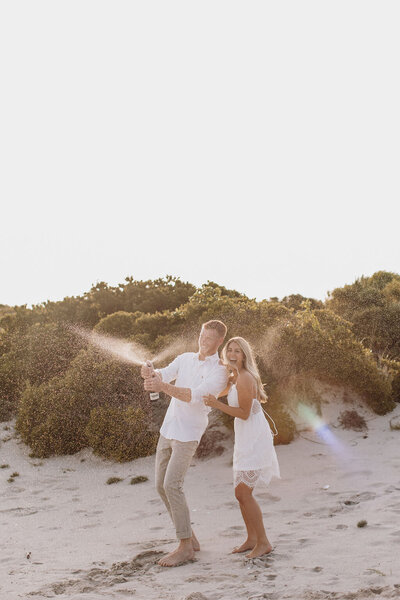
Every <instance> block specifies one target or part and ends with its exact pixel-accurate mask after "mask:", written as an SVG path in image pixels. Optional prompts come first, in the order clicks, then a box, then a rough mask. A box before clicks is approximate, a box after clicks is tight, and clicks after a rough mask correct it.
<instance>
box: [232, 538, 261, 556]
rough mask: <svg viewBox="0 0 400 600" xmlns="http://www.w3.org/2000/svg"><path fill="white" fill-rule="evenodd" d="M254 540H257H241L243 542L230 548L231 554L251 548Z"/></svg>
mask: <svg viewBox="0 0 400 600" xmlns="http://www.w3.org/2000/svg"><path fill="white" fill-rule="evenodd" d="M256 542H257V540H249V539H248V538H247V540H246V541H245V542H243V544H242V545H241V546H235V547H234V549H233V550H232V554H238V553H240V552H246V550H253V548H254V546H255V545H256Z"/></svg>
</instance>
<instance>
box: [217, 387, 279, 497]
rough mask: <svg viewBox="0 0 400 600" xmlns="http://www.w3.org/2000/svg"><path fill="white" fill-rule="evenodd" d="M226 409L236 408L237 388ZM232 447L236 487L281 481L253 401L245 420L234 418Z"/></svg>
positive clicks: (269, 436)
mask: <svg viewBox="0 0 400 600" xmlns="http://www.w3.org/2000/svg"><path fill="white" fill-rule="evenodd" d="M228 403H229V406H235V407H237V406H239V401H238V393H237V389H236V385H232V386H231V389H230V390H229V393H228ZM234 426H235V447H234V450H233V479H234V485H235V487H236V486H237V485H239V483H245V484H246V485H247V486H249V487H251V488H254V487H255V486H256V484H259V483H264V484H266V485H268V484H269V482H270V481H271V479H272V478H273V477H277V478H280V473H279V464H278V459H277V456H276V452H275V448H274V442H273V437H272V433H271V429H270V427H269V423H268V421H267V419H266V418H265V416H264V412H263V410H262V408H261V404H260V402H259V401H258V400H257V399H256V398H255V399H254V400H253V404H252V407H251V411H250V415H249V417H248V419H246V420H244V419H239V418H238V417H235V422H234Z"/></svg>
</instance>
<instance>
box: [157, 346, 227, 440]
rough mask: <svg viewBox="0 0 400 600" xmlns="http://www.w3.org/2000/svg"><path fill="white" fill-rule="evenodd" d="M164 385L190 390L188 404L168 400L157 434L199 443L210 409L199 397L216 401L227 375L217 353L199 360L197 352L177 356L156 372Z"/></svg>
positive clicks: (175, 399) (171, 438) (173, 399)
mask: <svg viewBox="0 0 400 600" xmlns="http://www.w3.org/2000/svg"><path fill="white" fill-rule="evenodd" d="M158 371H159V373H160V374H161V377H162V380H163V381H165V382H166V383H171V381H175V385H176V387H181V388H190V390H191V392H192V398H191V401H190V402H183V401H182V400H178V399H177V398H174V397H172V398H171V402H170V404H169V407H168V410H167V412H166V414H165V417H164V422H163V424H162V426H161V429H160V433H161V435H163V436H164V437H165V438H167V439H169V440H179V441H180V442H191V441H193V440H197V441H198V442H199V441H200V439H201V436H202V435H203V433H204V430H205V429H206V427H207V424H208V413H209V412H210V410H211V409H210V408H209V407H208V406H205V405H204V402H203V396H204V395H206V394H212V395H213V396H215V397H217V396H218V394H220V393H221V392H222V390H224V389H225V387H226V384H227V381H228V371H227V369H226V367H224V365H222V364H221V363H220V360H219V356H218V354H217V353H215V354H213V355H212V356H207V357H206V358H205V360H200V358H199V354H198V352H185V353H184V354H180V355H179V356H177V357H176V358H175V360H173V361H172V363H170V364H169V365H168V366H167V367H165V368H164V369H158Z"/></svg>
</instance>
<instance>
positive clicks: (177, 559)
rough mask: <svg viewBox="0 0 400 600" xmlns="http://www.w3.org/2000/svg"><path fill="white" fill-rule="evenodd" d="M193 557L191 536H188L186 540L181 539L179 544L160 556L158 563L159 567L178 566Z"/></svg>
mask: <svg viewBox="0 0 400 600" xmlns="http://www.w3.org/2000/svg"><path fill="white" fill-rule="evenodd" d="M193 559H194V550H193V546H192V538H188V539H187V540H181V542H180V544H179V546H178V547H177V548H176V549H175V550H173V551H172V552H170V553H169V554H167V556H164V557H163V558H160V560H159V561H158V564H159V565H160V566H161V567H178V566H179V565H183V564H184V563H187V562H189V561H191V560H193Z"/></svg>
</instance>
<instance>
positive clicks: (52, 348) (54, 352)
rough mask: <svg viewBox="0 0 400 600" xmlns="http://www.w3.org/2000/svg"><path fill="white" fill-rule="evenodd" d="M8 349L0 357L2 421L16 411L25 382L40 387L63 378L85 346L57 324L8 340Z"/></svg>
mask: <svg viewBox="0 0 400 600" xmlns="http://www.w3.org/2000/svg"><path fill="white" fill-rule="evenodd" d="M6 344H7V346H8V348H7V350H8V351H6V352H5V353H4V354H2V355H1V356H0V420H8V419H9V418H10V417H11V416H12V415H13V414H14V413H15V411H16V409H17V405H18V401H19V399H20V397H21V394H22V392H23V390H24V389H25V384H26V382H28V383H30V384H34V385H41V384H42V383H44V382H46V381H49V380H50V379H52V378H54V377H58V376H60V375H63V374H64V373H65V372H66V371H67V370H68V368H69V366H70V364H71V361H72V360H73V359H74V358H75V356H77V354H78V352H79V351H80V350H81V349H82V348H83V347H84V346H85V342H84V341H83V340H81V339H80V338H78V337H77V336H76V335H75V334H74V333H73V332H72V331H70V330H69V329H67V328H66V327H64V326H63V325H59V324H56V323H49V324H41V323H35V324H33V325H31V326H29V327H28V328H27V330H26V331H25V333H23V334H21V335H19V334H18V333H17V332H13V333H11V334H9V335H8V336H6Z"/></svg>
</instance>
